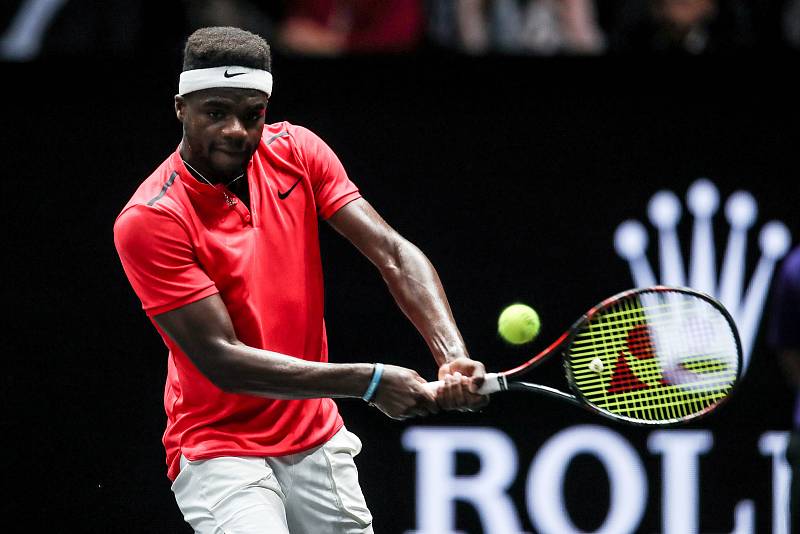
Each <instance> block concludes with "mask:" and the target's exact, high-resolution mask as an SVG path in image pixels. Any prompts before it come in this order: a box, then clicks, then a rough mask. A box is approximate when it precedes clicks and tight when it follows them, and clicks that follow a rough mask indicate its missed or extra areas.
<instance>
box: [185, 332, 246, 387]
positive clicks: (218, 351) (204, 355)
mask: <svg viewBox="0 0 800 534" xmlns="http://www.w3.org/2000/svg"><path fill="white" fill-rule="evenodd" d="M233 348H234V344H232V343H229V342H227V341H219V342H217V343H213V344H210V345H209V346H206V347H202V348H200V349H198V350H196V351H195V352H194V354H193V356H192V357H191V358H190V359H191V360H192V363H194V364H195V367H197V369H198V370H199V371H200V372H201V373H202V374H203V376H205V377H206V378H207V379H208V381H209V382H211V383H212V384H214V385H215V386H216V387H218V388H219V389H221V390H222V391H224V392H225V393H239V392H240V389H241V384H242V382H241V373H240V372H239V368H240V366H239V365H238V363H237V359H236V358H235V356H234V355H233V351H232V349H233Z"/></svg>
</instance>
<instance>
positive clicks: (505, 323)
mask: <svg viewBox="0 0 800 534" xmlns="http://www.w3.org/2000/svg"><path fill="white" fill-rule="evenodd" d="M540 327H541V323H540V322H539V314H538V313H536V310H534V309H533V308H531V307H530V306H526V305H525V304H512V305H511V306H508V307H507V308H506V309H504V310H503V312H502V313H501V314H500V318H499V319H498V320H497V331H498V332H499V333H500V336H502V338H503V339H505V340H506V341H508V342H509V343H512V344H514V345H522V344H523V343H528V342H530V341H533V338H535V337H536V336H537V335H538V334H539V328H540Z"/></svg>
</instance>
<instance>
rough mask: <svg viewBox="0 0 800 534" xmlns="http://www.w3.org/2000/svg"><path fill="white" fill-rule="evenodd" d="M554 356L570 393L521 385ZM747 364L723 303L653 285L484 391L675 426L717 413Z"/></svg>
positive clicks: (611, 303) (586, 318)
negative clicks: (537, 396)
mask: <svg viewBox="0 0 800 534" xmlns="http://www.w3.org/2000/svg"><path fill="white" fill-rule="evenodd" d="M556 353H561V354H562V356H563V361H564V369H565V371H566V376H567V382H568V383H569V386H570V389H571V390H572V394H570V393H565V392H563V391H559V390H557V389H554V388H551V387H548V386H543V385H539V384H531V383H529V382H523V381H520V380H519V378H520V377H521V376H522V375H524V374H525V373H527V372H528V371H530V370H532V369H533V368H535V367H536V366H537V365H539V364H540V363H542V362H543V361H545V360H546V359H548V358H549V357H550V356H552V355H553V354H556ZM741 362H742V349H741V343H740V341H739V334H738V332H737V330H736V325H735V324H734V322H733V319H732V318H731V316H730V314H729V313H728V311H727V310H726V309H725V308H724V307H723V306H722V304H720V303H719V302H718V301H716V300H715V299H713V298H712V297H710V296H708V295H705V294H703V293H698V292H697V291H694V290H691V289H687V288H674V287H665V286H655V287H649V288H641V289H632V290H629V291H625V292H623V293H619V294H618V295H614V296H613V297H610V298H608V299H606V300H604V301H603V302H601V303H600V304H598V305H597V306H595V307H594V308H592V309H591V310H589V311H588V312H586V314H585V315H583V317H581V318H580V319H578V320H577V321H576V322H575V324H573V325H572V327H571V328H570V329H569V330H567V331H566V332H565V333H564V334H562V335H561V337H559V338H558V339H557V340H556V341H555V342H554V343H553V344H552V345H550V346H549V347H547V348H546V349H544V350H543V351H542V352H540V353H539V354H537V355H536V356H534V357H533V358H531V359H530V360H528V361H527V362H525V363H523V364H522V365H520V366H518V367H515V368H514V369H510V370H508V371H503V372H500V373H487V374H486V381H485V382H484V384H483V386H482V387H481V389H480V391H479V392H480V393H482V394H484V395H486V394H490V393H495V392H497V391H506V390H520V391H532V392H536V393H543V394H545V395H549V396H552V397H557V398H560V399H564V400H567V401H569V402H572V403H574V404H578V405H581V406H584V407H587V408H589V409H592V410H594V411H597V412H599V413H600V414H602V415H605V416H607V417H610V418H612V419H615V420H618V421H624V422H628V423H633V424H640V425H663V424H673V423H680V422H684V421H688V420H690V419H694V418H697V417H700V416H702V415H705V414H706V413H708V412H709V411H711V410H713V409H714V408H716V407H717V406H719V405H720V404H721V403H722V402H723V401H724V400H725V399H726V398H727V397H728V395H729V394H730V393H731V391H732V389H733V387H734V385H735V384H736V382H737V380H738V379H739V376H740V372H741V367H742V364H741ZM441 383H442V382H441V381H438V382H431V383H429V384H428V386H427V387H431V388H434V389H435V388H438V386H439V385H440V384H441Z"/></svg>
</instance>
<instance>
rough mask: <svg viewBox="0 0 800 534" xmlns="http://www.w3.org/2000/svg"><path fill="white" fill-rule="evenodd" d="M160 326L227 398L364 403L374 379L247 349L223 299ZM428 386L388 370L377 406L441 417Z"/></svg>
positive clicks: (360, 370) (355, 370)
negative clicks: (357, 400) (325, 399)
mask: <svg viewBox="0 0 800 534" xmlns="http://www.w3.org/2000/svg"><path fill="white" fill-rule="evenodd" d="M155 320H156V322H157V323H158V325H159V327H161V329H162V330H163V331H164V332H166V334H167V335H168V336H169V337H170V338H171V339H172V340H173V341H175V343H177V344H178V346H179V347H180V348H181V350H183V351H184V352H185V353H186V355H187V356H189V358H190V359H191V360H192V362H193V363H194V364H195V365H196V366H197V368H198V369H199V370H200V372H202V373H203V374H204V375H205V376H206V377H207V378H208V379H209V380H210V381H211V382H212V383H214V384H215V385H216V386H217V387H219V388H220V389H222V390H224V391H227V392H231V393H248V394H251V395H259V396H263V397H271V398H278V399H306V398H318V397H360V396H361V395H363V394H364V391H365V390H366V389H367V385H368V384H369V381H370V378H371V376H372V369H373V366H372V365H371V364H366V363H358V364H332V363H321V362H309V361H305V360H301V359H299V358H294V357H291V356H287V355H285V354H280V353H277V352H271V351H267V350H261V349H256V348H253V347H249V346H247V345H245V344H243V343H242V342H241V341H239V340H238V338H237V337H236V332H235V331H234V328H233V324H232V323H231V319H230V316H229V315H228V310H227V308H226V307H225V304H224V303H223V302H222V299H221V298H220V296H219V295H212V296H210V297H207V298H205V299H202V300H199V301H197V302H193V303H191V304H188V305H186V306H183V307H181V308H178V309H176V310H172V311H169V312H167V313H164V314H161V315H158V316H156V317H155ZM424 382H425V381H424V380H423V379H422V378H421V377H420V376H419V375H418V374H417V373H416V372H414V371H412V370H411V369H405V368H402V367H396V366H386V369H385V371H384V374H383V378H382V380H381V384H380V388H379V390H378V391H379V393H380V395H378V396H377V397H376V398H375V404H376V405H378V407H379V408H380V409H381V410H382V411H384V412H385V413H386V414H387V415H389V416H390V417H394V418H404V417H408V416H411V415H425V414H427V413H430V412H435V411H437V410H436V403H435V400H434V399H433V398H432V396H431V395H430V394H428V393H427V392H426V391H425V389H424V388H422V387H421V383H424Z"/></svg>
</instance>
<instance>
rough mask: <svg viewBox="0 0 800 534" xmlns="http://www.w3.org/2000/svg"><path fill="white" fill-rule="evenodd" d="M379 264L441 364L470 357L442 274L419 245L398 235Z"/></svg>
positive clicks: (408, 314)
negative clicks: (448, 300) (440, 276)
mask: <svg viewBox="0 0 800 534" xmlns="http://www.w3.org/2000/svg"><path fill="white" fill-rule="evenodd" d="M392 248H393V253H392V254H391V255H389V256H388V257H387V258H386V261H385V263H383V264H382V265H379V266H378V267H379V269H380V271H381V275H382V276H383V279H384V280H385V281H386V285H387V286H388V287H389V291H391V293H392V296H394V299H395V301H396V302H397V304H398V306H400V309H401V310H402V311H403V313H404V314H405V315H406V316H407V317H408V318H409V320H410V321H411V322H412V324H413V325H414V326H415V327H416V329H417V330H418V331H419V333H420V334H421V335H422V337H423V338H424V339H425V342H426V343H427V344H428V347H429V348H430V351H431V353H432V354H433V357H434V359H435V360H436V363H437V364H438V365H440V366H441V365H442V364H444V363H447V362H449V361H452V360H454V359H456V358H459V357H464V356H468V353H467V348H466V346H465V344H464V340H463V339H462V337H461V333H460V332H459V331H458V327H457V326H456V323H455V320H454V319H453V313H452V311H451V309H450V304H449V303H448V302H447V297H446V295H445V292H444V289H443V288H442V283H441V280H440V279H439V275H438V274H437V273H436V269H434V267H433V265H431V262H430V261H428V258H427V257H426V256H425V255H424V254H423V253H422V251H421V250H419V248H417V247H416V246H414V245H413V244H412V243H410V242H409V241H407V240H405V239H402V238H398V239H397V241H396V242H395V243H394V245H393V247H392Z"/></svg>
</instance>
